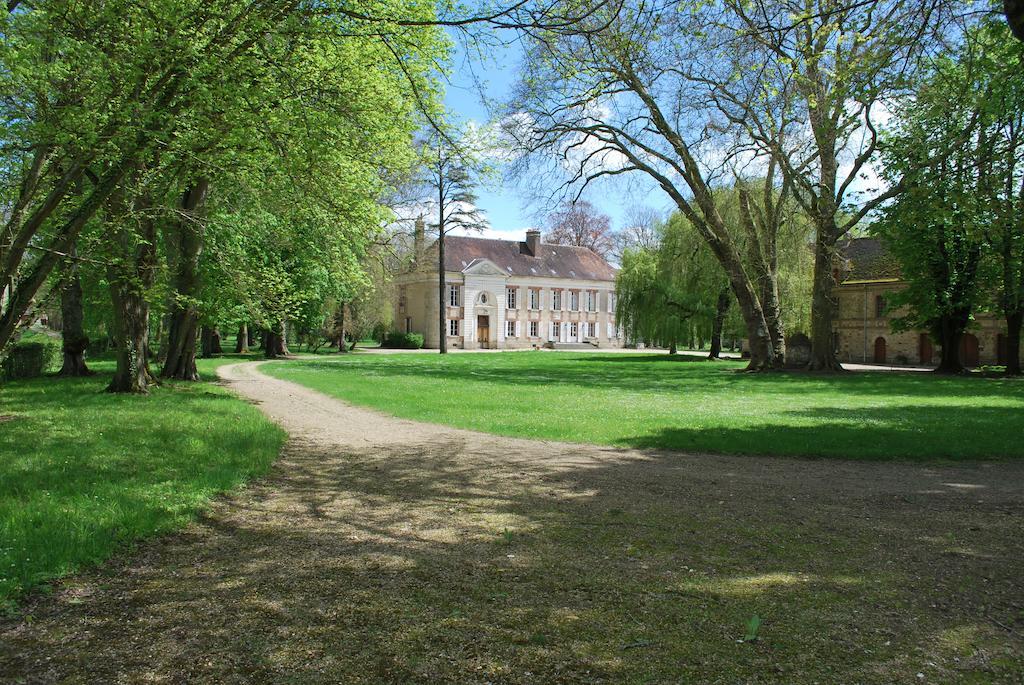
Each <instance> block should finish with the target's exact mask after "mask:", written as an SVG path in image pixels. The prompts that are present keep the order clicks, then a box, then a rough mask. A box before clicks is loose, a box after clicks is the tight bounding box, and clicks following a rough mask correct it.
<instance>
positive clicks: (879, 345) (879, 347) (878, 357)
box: [875, 336, 885, 364]
mask: <svg viewBox="0 0 1024 685" xmlns="http://www.w3.org/2000/svg"><path fill="white" fill-rule="evenodd" d="M875 363H876V364H884V363H885V338H883V337H881V336H879V337H877V338H875Z"/></svg>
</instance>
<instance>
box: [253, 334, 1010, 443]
mask: <svg viewBox="0 0 1024 685" xmlns="http://www.w3.org/2000/svg"><path fill="white" fill-rule="evenodd" d="M263 368H264V369H265V370H266V371H267V372H268V373H270V374H271V375H274V376H276V377H278V378H283V379H286V380H291V381H295V382H297V383H301V384H302V385H305V386H307V387H310V388H313V389H316V390H319V391H321V392H323V393H325V394H328V395H332V396H335V397H339V398H342V399H344V400H347V401H350V402H353V403H355V404H359V405H364V406H368V407H373V408H376V409H380V410H382V411H385V412H388V413H390V414H394V415H396V416H401V417H403V418H410V419H416V420H421V421H429V422H434V423H443V424H447V425H451V426H457V427H460V428H468V429H472V430H478V431H484V432H489V433H496V434H499V435H511V436H520V437H526V438H535V439H545V440H565V441H570V442H588V443H597V444H607V445H616V446H627V447H641V448H667V449H675V450H686V451H697V452H703V451H706V452H717V453H727V454H770V455H787V456H817V457H846V458H854V459H916V460H964V459H991V458H1019V457H1021V456H1024V442H1022V441H1021V440H1020V431H1019V421H1020V416H1022V415H1024V414H1022V411H1024V383H1021V382H1018V381H1015V380H1013V379H1001V378H979V377H957V378H949V377H940V376H935V375H932V374H925V373H848V374H842V375H838V376H818V375H809V374H804V373H780V374H755V375H751V374H743V373H737V371H738V370H740V369H742V368H743V364H742V363H738V362H717V363H711V362H706V361H703V360H702V358H699V357H695V356H694V357H688V356H684V355H680V356H677V357H669V356H667V355H652V354H604V355H603V354H594V353H583V354H570V353H546V352H510V353H504V354H458V355H446V356H441V355H388V356H383V355H358V354H354V355H348V356H339V357H337V358H332V359H330V360H326V359H324V360H319V359H317V360H294V361H287V362H278V363H274V364H270V365H268V366H265V367H263Z"/></svg>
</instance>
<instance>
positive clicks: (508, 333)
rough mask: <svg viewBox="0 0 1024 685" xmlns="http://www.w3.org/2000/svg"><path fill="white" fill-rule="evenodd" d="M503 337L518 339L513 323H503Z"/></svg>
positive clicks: (514, 323)
mask: <svg viewBox="0 0 1024 685" xmlns="http://www.w3.org/2000/svg"><path fill="white" fill-rule="evenodd" d="M505 337H506V338H515V337H518V336H516V322H515V321H506V322H505Z"/></svg>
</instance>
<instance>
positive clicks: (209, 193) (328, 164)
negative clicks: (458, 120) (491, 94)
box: [0, 0, 448, 392]
mask: <svg viewBox="0 0 1024 685" xmlns="http://www.w3.org/2000/svg"><path fill="white" fill-rule="evenodd" d="M7 6H8V11H7V13H6V15H5V16H4V17H3V22H4V26H3V35H4V41H3V43H2V44H0V62H2V64H3V69H2V74H3V76H2V77H0V78H2V79H3V81H4V83H3V86H2V89H3V93H4V98H2V99H0V107H2V108H3V110H4V111H3V117H2V121H3V123H2V133H0V140H2V141H3V154H4V165H3V171H2V177H0V193H2V196H3V197H2V200H3V204H4V206H5V207H7V208H8V209H7V211H6V212H5V214H4V224H3V227H2V237H0V349H4V348H6V347H7V346H8V344H9V343H10V342H11V341H12V340H13V339H14V338H15V337H16V335H17V334H18V332H19V331H20V329H22V328H23V327H24V326H25V325H27V324H28V323H30V322H31V321H32V320H33V319H34V318H35V317H36V313H37V312H38V310H39V309H40V308H41V307H43V306H45V305H46V303H47V302H50V301H52V300H53V299H54V298H56V297H57V296H58V294H59V293H62V294H63V299H64V302H63V306H62V309H64V320H65V323H66V325H67V326H68V328H69V330H68V340H67V342H68V344H67V349H66V353H67V356H68V359H66V362H67V363H66V370H67V371H68V372H73V371H75V370H76V369H80V370H82V371H83V372H84V364H82V359H81V351H82V350H83V349H84V347H85V344H86V341H85V331H84V326H83V324H82V323H81V322H83V321H85V320H86V316H85V315H84V314H83V313H82V312H81V311H80V307H81V306H82V304H83V302H84V301H85V300H86V299H87V298H84V297H83V296H82V294H81V293H82V289H81V285H80V283H81V279H82V278H83V277H84V278H85V279H86V280H87V281H89V282H92V283H94V284H98V285H99V287H101V288H102V289H104V290H105V291H106V292H107V293H108V294H109V299H110V302H109V308H108V311H109V315H110V327H111V329H112V331H111V333H112V334H111V338H112V340H113V343H114V346H115V349H116V350H117V371H116V374H115V376H114V379H113V381H112V382H111V385H110V389H111V390H113V391H122V392H145V391H146V390H147V388H148V386H149V385H150V383H152V382H153V380H154V376H155V374H154V372H153V371H151V369H150V360H151V358H152V356H153V355H154V354H155V353H156V349H153V348H154V346H153V345H151V341H150V336H151V335H153V334H154V333H156V332H157V331H159V334H160V337H161V340H160V342H161V343H162V344H161V345H160V346H161V347H162V348H163V350H164V353H165V357H164V360H163V366H162V369H161V370H160V375H163V376H165V377H172V378H181V379H194V378H196V371H195V355H196V345H197V340H198V335H197V334H198V331H199V328H200V327H201V326H202V325H203V324H204V323H207V324H213V323H215V322H245V323H248V324H250V325H252V326H256V327H259V328H260V329H262V330H263V338H264V344H265V346H266V347H267V349H268V351H269V352H271V353H273V352H274V351H281V350H282V346H283V337H282V329H283V326H284V322H285V321H286V320H292V321H295V322H299V323H300V324H306V325H312V322H317V321H323V319H324V316H325V314H327V315H329V314H330V313H331V312H329V311H327V310H329V309H332V308H333V309H337V308H338V307H339V306H340V305H343V304H344V303H346V302H349V301H351V300H353V299H354V298H355V297H356V295H357V294H358V293H361V292H364V291H365V290H366V286H367V285H368V284H367V276H366V272H365V269H364V266H363V265H364V263H365V259H366V257H367V254H368V252H369V251H370V250H372V249H373V246H374V243H375V240H376V237H377V236H378V234H379V231H380V226H381V225H382V224H383V223H384V222H385V220H386V219H387V218H388V216H389V215H388V211H387V208H386V198H387V197H388V194H389V192H390V189H391V188H392V187H393V186H394V185H396V183H398V182H401V180H402V179H403V178H404V177H405V176H407V175H408V173H409V171H410V169H411V168H412V167H413V165H414V164H415V163H416V151H415V149H414V146H413V144H412V137H413V134H414V133H415V131H416V129H417V127H418V125H419V122H420V121H421V119H420V115H422V114H423V113H426V114H427V115H430V113H431V112H432V111H436V109H437V105H436V101H437V95H438V85H437V83H436V80H435V77H434V74H435V73H436V64H437V63H438V60H443V59H444V58H445V55H446V52H447V49H448V41H447V39H446V38H445V37H444V35H443V33H442V32H441V31H440V30H439V28H438V27H437V19H436V17H435V16H434V13H433V8H432V7H429V6H422V5H408V6H404V7H402V8H400V10H401V16H402V19H401V20H390V19H387V18H381V17H370V16H368V15H363V14H361V13H359V12H356V11H355V10H354V9H353V8H352V6H351V5H350V4H348V3H333V2H325V3H317V4H316V6H313V5H310V4H309V3H301V2H282V1H279V0H273V1H272V0H256V1H242V0H213V1H212V2H211V1H210V0H204V1H203V2H198V1H196V2H190V1H186V2H183V3H171V4H168V3H162V2H149V1H143V2H138V1H136V0H133V1H131V2H129V1H127V0H125V1H119V0H113V1H111V2H104V3H79V2H71V1H69V0H46V1H43V2H33V3H31V4H28V3H25V4H22V3H17V2H13V3H7ZM378 9H383V8H378ZM154 313H155V314H156V316H154Z"/></svg>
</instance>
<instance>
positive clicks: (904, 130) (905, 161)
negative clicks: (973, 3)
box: [871, 22, 1024, 336]
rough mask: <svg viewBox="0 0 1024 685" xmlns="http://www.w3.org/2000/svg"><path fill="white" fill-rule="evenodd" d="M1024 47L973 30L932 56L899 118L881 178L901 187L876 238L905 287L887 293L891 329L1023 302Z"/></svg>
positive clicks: (997, 30) (992, 32)
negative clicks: (894, 313)
mask: <svg viewBox="0 0 1024 685" xmlns="http://www.w3.org/2000/svg"><path fill="white" fill-rule="evenodd" d="M1022 60H1024V45H1021V44H1020V43H1018V42H1015V41H1013V40H1011V39H1010V36H1009V32H1008V30H1007V29H1006V27H1005V25H1003V24H1002V23H999V22H990V23H988V24H986V25H984V26H982V27H979V28H976V29H973V30H971V31H970V32H969V33H968V34H967V35H966V37H965V41H964V43H963V45H962V46H961V47H960V48H959V51H958V52H957V53H956V54H953V55H947V56H944V57H941V58H938V59H936V60H934V61H933V63H932V65H931V68H930V70H929V73H928V78H927V79H926V80H925V81H923V82H922V83H921V84H920V87H919V88H918V91H917V93H916V96H915V97H914V98H913V99H908V100H906V101H903V102H902V104H901V106H900V107H899V108H898V109H896V111H895V122H894V126H893V130H892V132H891V134H890V135H889V136H888V139H887V141H886V142H887V145H886V150H887V157H886V174H887V175H888V176H889V177H890V180H895V179H898V178H901V177H902V178H904V182H905V184H906V190H905V192H903V193H902V194H900V195H899V196H897V197H896V199H895V200H894V201H893V202H892V203H891V204H890V205H888V206H887V207H885V208H884V210H883V211H882V212H881V216H880V219H879V220H878V221H877V222H876V223H875V224H873V225H872V227H871V231H872V232H873V233H874V234H875V235H878V236H880V237H882V238H883V239H884V240H885V241H886V243H887V245H888V246H889V248H890V250H891V251H892V252H893V254H894V255H895V257H896V258H897V259H898V261H899V263H900V266H901V272H902V275H903V278H904V279H905V280H906V281H907V282H908V287H907V288H906V289H905V290H903V291H901V292H899V293H895V294H893V296H892V297H891V301H890V305H891V306H892V308H893V309H896V308H900V307H903V308H904V309H903V312H904V313H902V314H901V315H900V316H898V317H896V318H895V320H894V325H895V327H896V329H897V330H913V329H918V328H924V329H927V330H931V331H933V333H935V334H936V336H938V334H939V331H940V329H942V328H943V327H944V326H948V325H950V322H954V323H953V325H955V326H958V327H960V328H962V327H963V326H965V325H967V323H968V321H969V320H970V319H971V317H972V316H973V314H974V313H975V312H976V311H978V310H979V309H981V308H982V307H984V306H986V305H988V306H992V305H994V304H996V302H995V301H994V300H995V298H992V297H991V296H990V293H1000V298H1001V300H1002V302H1003V303H1004V304H1010V305H1011V306H1013V304H1014V303H1018V302H1024V223H1022V221H1021V216H1022V210H1024V204H1022V203H1024V196H1021V195H1020V189H1021V188H1022V187H1024V165H1022V163H1021V161H1020V160H1021V153H1022V152H1024V85H1022V84H1021V82H1020V78H1019V69H1020V65H1021V64H1022V63H1024V62H1022Z"/></svg>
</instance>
